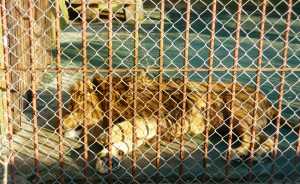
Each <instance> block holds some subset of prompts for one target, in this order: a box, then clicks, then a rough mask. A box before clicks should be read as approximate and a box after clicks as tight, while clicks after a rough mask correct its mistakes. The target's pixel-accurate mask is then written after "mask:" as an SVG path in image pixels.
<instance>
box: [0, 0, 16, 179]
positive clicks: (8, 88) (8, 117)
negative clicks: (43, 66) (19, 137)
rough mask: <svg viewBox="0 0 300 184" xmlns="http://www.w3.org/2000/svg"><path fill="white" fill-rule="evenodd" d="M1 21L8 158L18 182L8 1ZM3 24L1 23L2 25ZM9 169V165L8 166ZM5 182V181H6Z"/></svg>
mask: <svg viewBox="0 0 300 184" xmlns="http://www.w3.org/2000/svg"><path fill="white" fill-rule="evenodd" d="M0 6H1V9H0V10H1V20H2V21H1V22H2V31H3V35H1V36H2V38H3V40H2V41H3V60H4V67H5V86H6V97H5V98H4V100H5V101H4V103H5V105H6V110H7V112H6V116H5V118H4V120H5V121H6V122H5V123H6V125H7V129H8V130H7V131H8V132H7V138H8V147H9V152H10V154H11V155H10V156H9V157H8V158H7V159H8V161H9V163H10V165H11V172H12V173H11V174H10V175H11V178H12V183H14V184H15V183H16V168H15V153H14V148H13V144H12V143H13V142H12V141H13V123H12V121H11V118H12V117H11V114H12V112H11V104H10V103H11V94H10V93H11V78H10V76H11V74H10V72H11V67H10V63H9V45H8V40H7V39H8V26H7V10H6V1H5V0H1V5H0ZM0 26H1V25H0ZM6 169H7V166H6ZM4 177H5V178H6V182H7V180H8V178H7V177H8V175H6V176H4ZM4 183H5V182H4Z"/></svg>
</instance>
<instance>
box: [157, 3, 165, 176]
mask: <svg viewBox="0 0 300 184" xmlns="http://www.w3.org/2000/svg"><path fill="white" fill-rule="evenodd" d="M160 3H161V4H160V38H159V89H158V90H159V93H158V103H159V104H158V121H157V137H156V168H157V170H159V168H160V154H161V153H160V141H161V126H160V122H161V119H162V115H161V112H162V83H163V74H164V34H165V22H164V17H165V0H161V1H160Z"/></svg>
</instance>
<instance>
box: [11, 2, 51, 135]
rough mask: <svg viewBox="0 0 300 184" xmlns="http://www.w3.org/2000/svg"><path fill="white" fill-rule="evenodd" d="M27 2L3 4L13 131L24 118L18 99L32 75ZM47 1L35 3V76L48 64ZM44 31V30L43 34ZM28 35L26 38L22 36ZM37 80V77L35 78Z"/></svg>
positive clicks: (49, 37) (48, 20)
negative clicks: (37, 69)
mask: <svg viewBox="0 0 300 184" xmlns="http://www.w3.org/2000/svg"><path fill="white" fill-rule="evenodd" d="M28 4H29V3H28V0H10V1H6V9H7V11H8V16H7V22H8V44H9V67H10V68H11V70H12V72H11V74H10V78H11V84H10V89H11V101H12V102H13V103H12V104H14V105H13V106H12V107H10V108H11V111H12V117H13V120H12V123H13V125H14V130H18V129H19V128H20V126H21V120H22V116H23V114H22V113H23V100H22V98H20V96H22V95H23V94H24V93H25V92H26V91H27V90H28V89H29V87H30V84H31V78H30V77H31V74H30V72H28V70H29V67H30V58H29V57H30V53H29V49H28V48H30V42H29V39H30V38H29V15H28V8H29V7H28ZM48 5H49V3H48V1H38V2H36V4H34V19H35V24H34V30H33V31H34V36H33V38H32V40H33V42H34V43H33V45H34V62H36V63H37V65H36V68H39V72H37V76H39V75H40V74H41V73H42V71H43V69H44V68H45V67H46V66H47V64H49V63H50V59H51V54H50V49H51V48H50V45H49V42H50V39H51V29H49V27H50V26H51V22H50V20H51V19H50V18H49V16H50V15H49V13H50V12H49V11H50V10H48V9H47V8H48ZM45 30H47V31H46V32H45ZM25 35H27V36H25ZM38 78H39V77H38Z"/></svg>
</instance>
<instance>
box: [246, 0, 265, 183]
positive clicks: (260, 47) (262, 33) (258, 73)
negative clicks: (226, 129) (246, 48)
mask: <svg viewBox="0 0 300 184" xmlns="http://www.w3.org/2000/svg"><path fill="white" fill-rule="evenodd" d="M266 9H267V0H263V2H262V14H261V22H260V37H259V45H258V50H259V51H258V60H257V71H256V89H255V107H254V112H253V122H252V125H251V144H250V160H249V170H248V171H249V174H248V180H249V181H251V180H252V176H253V173H252V167H253V159H254V148H255V137H256V131H255V127H256V122H257V118H258V117H257V110H258V104H259V91H260V83H261V78H260V76H261V69H262V57H263V47H264V36H265V22H266Z"/></svg>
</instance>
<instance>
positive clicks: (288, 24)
mask: <svg viewBox="0 0 300 184" xmlns="http://www.w3.org/2000/svg"><path fill="white" fill-rule="evenodd" d="M292 7H293V0H288V13H287V18H286V28H285V33H284V50H283V63H282V65H281V67H280V68H281V69H283V70H282V71H281V72H280V86H279V99H278V115H277V117H276V132H275V137H274V148H273V153H272V158H273V164H272V175H273V174H274V171H275V170H276V169H275V167H276V166H275V163H274V160H275V159H276V157H277V153H278V141H279V133H280V131H279V128H280V120H281V116H282V115H281V114H282V100H283V95H284V85H285V69H286V67H287V62H288V50H289V33H290V30H291V18H292ZM270 182H271V183H272V182H273V181H272V176H271V177H270Z"/></svg>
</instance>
